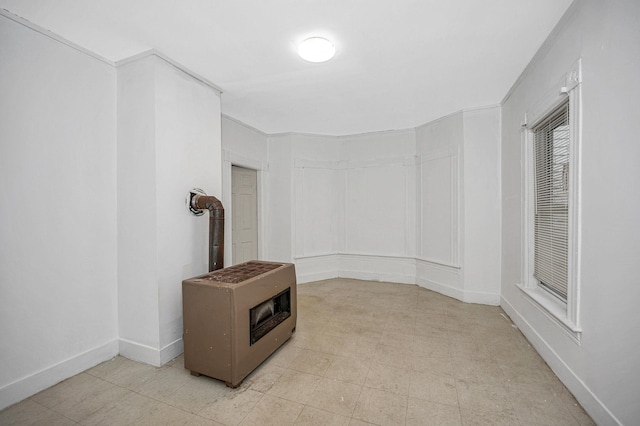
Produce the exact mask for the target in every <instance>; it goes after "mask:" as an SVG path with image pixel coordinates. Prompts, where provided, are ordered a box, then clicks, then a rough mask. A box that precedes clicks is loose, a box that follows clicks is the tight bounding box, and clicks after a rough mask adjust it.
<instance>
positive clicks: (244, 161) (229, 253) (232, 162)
mask: <svg viewBox="0 0 640 426" xmlns="http://www.w3.org/2000/svg"><path fill="white" fill-rule="evenodd" d="M222 156H223V160H222V205H223V206H224V208H225V210H226V211H225V214H224V218H225V221H224V236H225V241H227V242H226V243H225V245H224V258H225V259H228V260H225V262H224V265H225V266H229V265H231V264H232V262H233V246H232V243H231V242H232V241H233V240H232V238H233V236H232V229H233V200H232V192H233V189H232V187H231V185H232V182H231V167H232V166H238V167H243V168H245V169H251V170H255V171H256V175H257V176H256V177H257V186H256V191H257V194H256V196H257V200H256V203H257V210H258V211H257V214H258V259H259V260H260V259H266V258H267V257H268V253H267V252H266V244H265V241H266V239H265V229H264V224H265V223H266V217H265V214H266V211H265V209H264V208H263V206H264V205H265V193H266V191H265V187H266V172H267V162H266V161H260V160H255V159H252V158H247V157H243V156H241V155H238V154H236V153H235V152H232V151H228V150H222Z"/></svg>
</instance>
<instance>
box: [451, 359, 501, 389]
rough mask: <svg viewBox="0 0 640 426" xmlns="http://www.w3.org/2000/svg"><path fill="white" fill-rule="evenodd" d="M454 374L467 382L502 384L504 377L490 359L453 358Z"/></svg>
mask: <svg viewBox="0 0 640 426" xmlns="http://www.w3.org/2000/svg"><path fill="white" fill-rule="evenodd" d="M453 366H454V376H455V378H456V379H460V380H465V381H467V382H475V383H487V384H495V385H504V384H505V382H506V380H507V379H506V377H505V375H504V373H503V372H502V370H501V369H500V367H499V366H498V364H496V363H495V362H493V360H491V359H483V360H478V359H470V358H459V357H456V358H453Z"/></svg>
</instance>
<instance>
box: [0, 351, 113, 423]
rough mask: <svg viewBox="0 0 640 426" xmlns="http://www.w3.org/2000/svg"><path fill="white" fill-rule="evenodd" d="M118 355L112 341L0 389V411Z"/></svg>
mask: <svg viewBox="0 0 640 426" xmlns="http://www.w3.org/2000/svg"><path fill="white" fill-rule="evenodd" d="M116 355H118V341H117V340H112V341H110V342H107V343H105V344H103V345H101V346H98V347H96V348H93V349H89V350H88V351H85V352H83V353H81V354H79V355H76V356H73V357H71V358H69V359H66V360H64V361H62V362H59V363H57V364H55V365H52V366H50V367H47V368H45V369H43V370H40V371H37V372H35V373H33V374H31V375H29V376H26V377H23V378H21V379H19V380H16V381H15V382H13V383H9V384H8V385H6V386H3V387H2V388H0V410H2V409H4V408H6V407H8V406H9V405H12V404H15V403H16V402H19V401H22V400H23V399H25V398H28V397H30V396H31V395H34V394H36V393H38V392H40V391H42V390H44V389H47V388H49V387H51V386H53V385H55V384H56V383H59V382H61V381H63V380H65V379H68V378H69V377H72V376H75V375H76V374H79V373H81V372H83V371H85V370H87V369H89V368H91V367H95V366H96V365H98V364H100V363H101V362H104V361H107V360H109V359H111V358H113V357H115V356H116Z"/></svg>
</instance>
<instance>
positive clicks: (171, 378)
mask: <svg viewBox="0 0 640 426" xmlns="http://www.w3.org/2000/svg"><path fill="white" fill-rule="evenodd" d="M192 378H195V377H194V376H192V375H191V373H189V371H188V370H185V369H179V368H172V367H166V366H165V367H162V368H159V369H157V370H156V374H154V375H153V376H151V377H150V378H149V379H148V380H146V381H144V383H142V384H141V385H140V386H139V387H138V388H137V389H136V392H138V393H140V394H142V395H146V396H149V397H151V398H154V399H157V400H159V401H165V402H166V401H167V399H168V398H169V397H170V396H171V395H172V394H173V393H175V392H176V390H177V389H180V388H181V387H183V386H184V385H185V384H186V383H187V382H188V381H191V379H192Z"/></svg>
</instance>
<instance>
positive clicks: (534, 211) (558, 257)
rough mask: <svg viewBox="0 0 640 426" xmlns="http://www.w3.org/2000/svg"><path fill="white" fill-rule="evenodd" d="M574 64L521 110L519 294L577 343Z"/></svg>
mask: <svg viewBox="0 0 640 426" xmlns="http://www.w3.org/2000/svg"><path fill="white" fill-rule="evenodd" d="M580 71H581V70H580V61H579V60H578V61H577V62H576V63H575V64H574V65H573V67H572V68H571V69H570V70H569V72H567V74H566V75H565V76H564V77H563V78H562V80H561V81H560V82H559V83H558V84H557V85H556V86H555V87H552V88H551V90H550V91H549V92H548V94H547V95H546V96H544V97H543V98H542V99H541V100H540V101H539V102H538V103H536V104H535V105H534V106H533V107H532V108H531V109H530V110H529V111H527V113H526V115H525V118H524V123H523V129H524V131H523V142H524V144H525V146H524V149H523V150H522V152H523V158H522V164H523V165H524V167H523V182H524V188H523V192H524V207H523V218H522V223H523V253H524V259H523V262H522V283H521V284H520V285H519V287H520V288H521V290H522V291H523V292H524V293H525V295H526V296H527V297H528V300H530V301H531V303H532V304H533V305H534V306H536V307H537V308H539V309H540V311H541V312H542V313H543V314H544V315H546V316H547V317H548V318H549V319H550V320H552V321H554V322H555V323H556V324H558V325H559V326H561V328H562V330H564V331H566V332H567V334H568V335H569V336H570V337H572V338H573V339H574V341H576V342H577V343H578V344H579V343H580V333H581V329H580V324H579V320H580V316H579V307H580V286H579V284H580V276H579V273H580V268H579V266H580V265H579V263H580V223H579V222H580V180H579V176H580V173H579V169H580V128H581V127H580V126H581V123H580V117H581V115H580V84H581V73H580Z"/></svg>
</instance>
